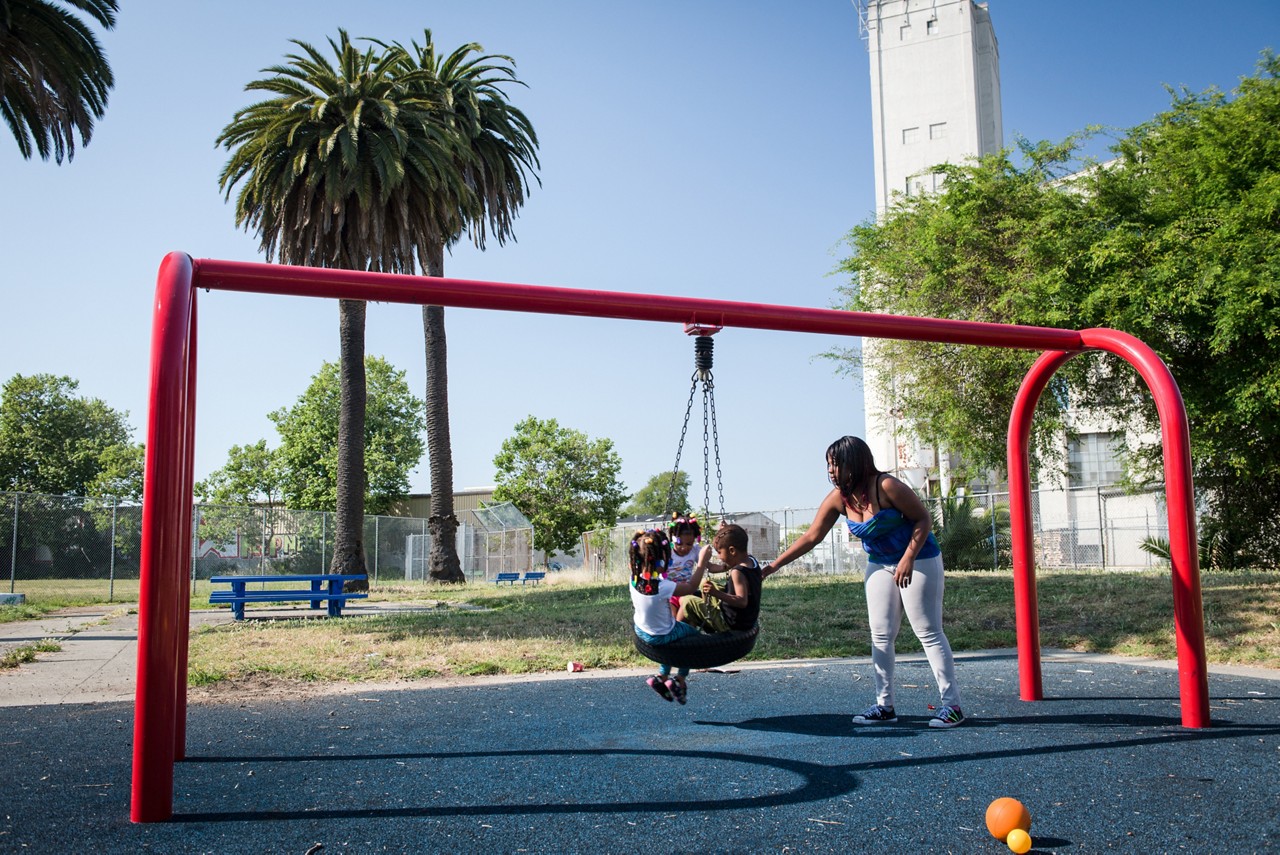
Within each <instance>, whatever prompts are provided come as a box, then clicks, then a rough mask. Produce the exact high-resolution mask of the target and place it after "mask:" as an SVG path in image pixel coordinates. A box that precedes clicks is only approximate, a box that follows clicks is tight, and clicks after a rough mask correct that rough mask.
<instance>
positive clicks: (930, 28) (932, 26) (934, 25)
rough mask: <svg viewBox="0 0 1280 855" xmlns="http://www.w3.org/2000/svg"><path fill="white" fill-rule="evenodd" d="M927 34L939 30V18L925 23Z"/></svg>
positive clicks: (932, 33) (929, 34)
mask: <svg viewBox="0 0 1280 855" xmlns="http://www.w3.org/2000/svg"><path fill="white" fill-rule="evenodd" d="M924 32H925V35H928V36H932V35H934V34H935V33H937V32H938V19H937V18H934V19H933V20H931V21H929V22H928V23H926V24H925V25H924Z"/></svg>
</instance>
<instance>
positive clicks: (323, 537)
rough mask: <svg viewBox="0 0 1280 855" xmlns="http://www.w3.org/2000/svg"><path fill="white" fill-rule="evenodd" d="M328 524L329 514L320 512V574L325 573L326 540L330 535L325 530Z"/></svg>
mask: <svg viewBox="0 0 1280 855" xmlns="http://www.w3.org/2000/svg"><path fill="white" fill-rule="evenodd" d="M328 522H329V514H328V513H327V512H325V511H321V512H320V572H321V573H323V572H324V548H325V544H326V539H327V537H328V534H329V533H328V531H327V530H326V528H325V525H326V524H327V523H328Z"/></svg>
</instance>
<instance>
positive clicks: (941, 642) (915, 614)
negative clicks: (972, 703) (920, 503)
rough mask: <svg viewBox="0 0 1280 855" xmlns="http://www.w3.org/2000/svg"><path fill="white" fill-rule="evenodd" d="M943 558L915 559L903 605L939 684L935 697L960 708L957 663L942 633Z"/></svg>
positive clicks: (903, 592)
mask: <svg viewBox="0 0 1280 855" xmlns="http://www.w3.org/2000/svg"><path fill="white" fill-rule="evenodd" d="M943 586H944V577H943V573H942V556H941V555H937V556H934V557H933V558H924V559H916V563H915V571H914V572H913V573H912V574H911V584H910V585H908V586H907V587H905V588H902V589H900V590H901V592H902V593H901V596H902V605H903V606H904V607H905V608H906V610H907V620H909V621H911V630H912V631H913V632H914V633H915V634H916V638H918V639H920V645H921V646H922V647H923V648H924V653H925V656H927V657H928V659H929V667H930V668H932V669H933V679H934V680H936V681H937V683H938V694H940V695H941V696H942V703H943V704H944V705H947V706H953V707H958V706H960V689H959V687H957V686H956V662H955V657H954V656H953V655H952V653H951V642H949V641H948V640H947V634H946V633H945V632H943V631H942V589H943Z"/></svg>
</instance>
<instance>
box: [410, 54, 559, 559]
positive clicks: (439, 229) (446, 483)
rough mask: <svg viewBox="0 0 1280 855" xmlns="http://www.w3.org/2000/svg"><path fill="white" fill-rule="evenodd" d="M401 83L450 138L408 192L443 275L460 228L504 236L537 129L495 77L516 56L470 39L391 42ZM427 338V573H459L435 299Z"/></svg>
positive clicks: (422, 249)
mask: <svg viewBox="0 0 1280 855" xmlns="http://www.w3.org/2000/svg"><path fill="white" fill-rule="evenodd" d="M393 47H394V49H395V51H397V52H398V55H399V56H400V57H401V62H400V66H399V69H398V73H399V74H400V80H401V82H402V83H403V84H404V86H405V87H406V88H407V89H409V90H410V91H413V92H416V93H417V94H418V95H419V97H420V98H421V99H422V100H423V101H426V102H430V103H431V104H432V105H433V108H432V110H431V112H430V114H429V120H428V121H429V125H430V129H431V131H432V132H433V133H435V134H438V135H440V136H441V137H443V138H447V139H448V140H449V141H450V146H451V149H452V155H451V156H450V157H449V159H448V162H447V163H446V164H445V165H444V166H443V167H442V168H443V169H444V170H445V171H447V172H448V173H449V180H448V181H442V182H439V183H438V184H437V185H436V186H435V187H433V188H431V189H430V190H428V191H425V192H421V193H416V194H413V196H412V197H411V199H410V203H411V204H412V205H413V206H414V207H415V210H417V211H418V213H419V214H420V216H419V217H418V218H416V221H415V222H416V225H417V227H418V232H417V233H416V235H415V239H416V241H417V247H418V251H419V253H420V255H421V257H422V264H423V268H424V272H425V273H426V274H427V275H428V276H444V251H445V249H446V247H449V246H452V245H453V244H454V243H455V242H457V241H458V240H459V239H460V238H461V237H462V236H463V235H464V234H466V235H468V236H470V238H471V240H472V241H473V242H474V243H475V245H476V246H477V247H479V248H480V249H484V247H485V240H486V238H487V237H492V238H493V239H494V240H496V241H497V242H498V244H499V245H502V244H504V243H505V242H506V241H507V239H508V238H512V237H513V231H512V221H513V220H514V219H515V216H516V213H517V212H518V211H519V209H520V207H521V206H522V205H523V204H524V200H525V195H526V192H527V190H528V187H529V181H530V179H531V178H535V179H536V173H535V169H536V168H537V167H538V157H537V146H538V137H537V134H536V133H535V132H534V129H533V125H532V124H531V123H530V122H529V120H528V118H526V117H525V115H524V113H522V112H521V111H520V110H518V109H516V108H515V107H514V106H512V105H511V104H510V103H509V101H508V100H507V95H506V92H505V91H504V90H503V87H504V86H505V85H508V84H516V85H524V84H522V83H521V82H520V81H519V80H518V79H517V78H516V73H515V60H513V59H511V57H508V56H503V55H499V54H485V53H484V52H483V51H484V48H483V47H481V46H480V45H479V44H476V43H474V42H472V43H469V44H465V45H462V46H461V47H459V48H457V49H456V50H454V51H453V52H452V53H450V54H448V55H447V56H444V55H442V54H439V53H437V51H436V46H435V42H434V40H433V39H432V36H431V31H430V30H426V31H424V33H423V42H422V44H418V43H417V42H416V41H415V42H413V43H412V46H411V47H410V48H404V47H403V46H401V45H400V44H395V45H394V46H393ZM422 329H423V336H424V339H425V343H426V369H427V383H426V402H427V450H428V459H429V467H430V474H431V513H430V516H429V518H428V521H427V525H428V529H429V531H430V534H431V551H430V554H429V556H428V563H429V566H430V570H429V572H430V575H431V578H433V579H435V580H437V581H442V582H463V581H465V577H464V575H463V573H462V566H461V564H460V562H459V560H458V551H457V547H456V533H457V528H458V518H457V516H456V515H455V513H454V507H453V449H452V440H451V438H450V435H449V397H448V391H449V384H448V379H449V375H448V347H447V340H446V338H445V325H444V307H443V306H423V307H422Z"/></svg>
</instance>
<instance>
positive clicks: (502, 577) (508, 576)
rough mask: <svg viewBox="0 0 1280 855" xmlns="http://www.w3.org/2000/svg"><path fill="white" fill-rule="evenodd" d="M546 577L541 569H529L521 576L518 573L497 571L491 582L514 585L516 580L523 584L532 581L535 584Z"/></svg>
mask: <svg viewBox="0 0 1280 855" xmlns="http://www.w3.org/2000/svg"><path fill="white" fill-rule="evenodd" d="M546 577H547V574H546V572H545V571H542V570H530V571H528V572H527V573H525V574H524V575H523V576H521V575H520V574H519V573H499V574H498V575H497V576H494V577H493V584H495V585H514V584H515V583H516V582H519V583H520V584H521V585H525V584H528V583H529V582H532V583H533V584H535V585H536V584H538V582H540V581H542V580H543V579H545V578H546Z"/></svg>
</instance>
